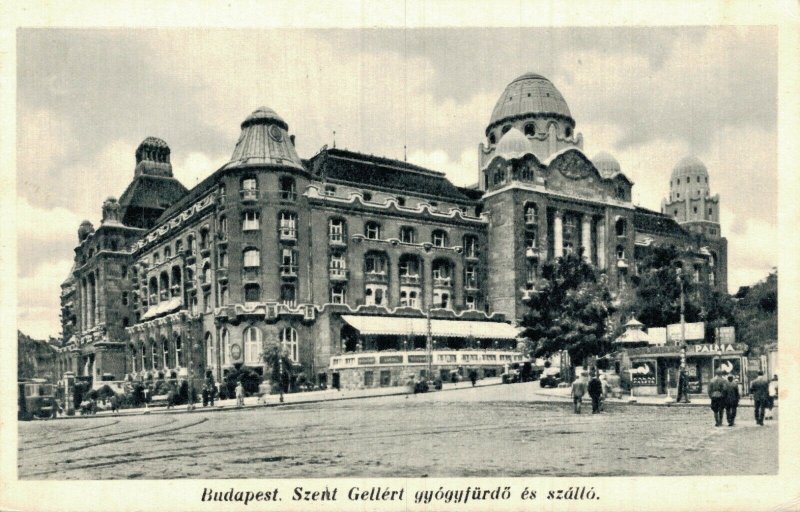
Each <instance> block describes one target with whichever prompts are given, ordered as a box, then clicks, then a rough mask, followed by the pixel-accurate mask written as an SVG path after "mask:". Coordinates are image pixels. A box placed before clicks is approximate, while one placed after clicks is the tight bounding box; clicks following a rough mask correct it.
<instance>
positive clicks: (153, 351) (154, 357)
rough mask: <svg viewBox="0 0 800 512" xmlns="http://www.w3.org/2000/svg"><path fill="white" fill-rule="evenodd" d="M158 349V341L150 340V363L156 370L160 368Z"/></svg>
mask: <svg viewBox="0 0 800 512" xmlns="http://www.w3.org/2000/svg"><path fill="white" fill-rule="evenodd" d="M158 359H159V358H158V349H157V348H156V341H155V340H153V339H151V340H150V363H151V364H152V365H153V369H154V370H158Z"/></svg>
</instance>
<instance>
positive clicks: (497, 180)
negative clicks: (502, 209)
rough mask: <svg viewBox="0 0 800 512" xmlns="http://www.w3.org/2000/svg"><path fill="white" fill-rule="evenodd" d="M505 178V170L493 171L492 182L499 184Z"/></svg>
mask: <svg viewBox="0 0 800 512" xmlns="http://www.w3.org/2000/svg"><path fill="white" fill-rule="evenodd" d="M505 180H506V173H505V171H496V172H495V173H494V184H495V185H499V184H501V183H503V182H504V181H505Z"/></svg>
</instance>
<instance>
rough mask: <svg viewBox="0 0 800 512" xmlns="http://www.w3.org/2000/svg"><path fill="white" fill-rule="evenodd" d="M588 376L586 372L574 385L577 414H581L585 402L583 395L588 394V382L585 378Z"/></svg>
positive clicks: (573, 391)
mask: <svg viewBox="0 0 800 512" xmlns="http://www.w3.org/2000/svg"><path fill="white" fill-rule="evenodd" d="M585 376H586V372H583V373H582V374H581V376H580V377H576V378H575V382H573V383H572V392H571V394H572V404H573V405H574V407H575V414H580V413H581V402H582V401H583V395H585V394H586V381H585V380H584V379H583V377H585Z"/></svg>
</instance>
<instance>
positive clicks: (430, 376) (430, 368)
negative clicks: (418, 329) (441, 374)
mask: <svg viewBox="0 0 800 512" xmlns="http://www.w3.org/2000/svg"><path fill="white" fill-rule="evenodd" d="M426 315H427V316H426V318H427V331H428V332H427V339H426V346H427V349H428V380H432V379H433V333H432V332H431V307H430V305H428V309H427V312H426Z"/></svg>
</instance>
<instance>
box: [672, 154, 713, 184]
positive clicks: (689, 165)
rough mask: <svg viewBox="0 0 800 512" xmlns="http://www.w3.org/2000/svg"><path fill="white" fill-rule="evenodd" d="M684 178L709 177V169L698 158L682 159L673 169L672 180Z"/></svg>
mask: <svg viewBox="0 0 800 512" xmlns="http://www.w3.org/2000/svg"><path fill="white" fill-rule="evenodd" d="M683 176H705V177H706V178H707V177H708V169H706V166H705V164H704V163H703V162H702V161H701V160H700V159H699V158H697V157H696V156H687V157H685V158H682V159H681V161H680V162H678V163H677V164H676V165H675V167H674V168H673V169H672V178H671V179H673V180H674V179H675V178H682V177H683Z"/></svg>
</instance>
